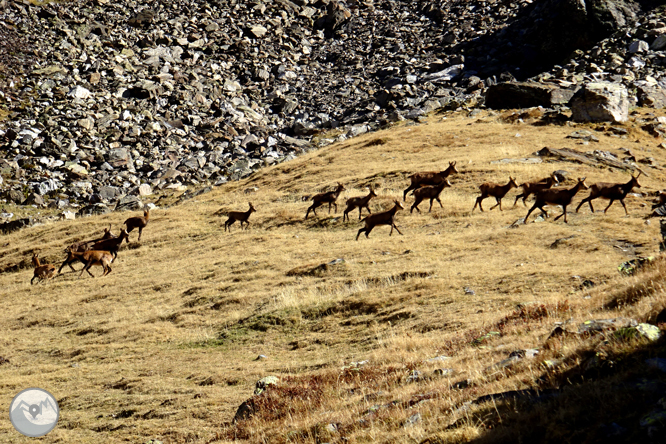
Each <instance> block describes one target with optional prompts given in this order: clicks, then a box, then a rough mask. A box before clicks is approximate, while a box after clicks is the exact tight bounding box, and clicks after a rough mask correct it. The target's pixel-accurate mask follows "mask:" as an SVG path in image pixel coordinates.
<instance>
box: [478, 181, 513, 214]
mask: <svg viewBox="0 0 666 444" xmlns="http://www.w3.org/2000/svg"><path fill="white" fill-rule="evenodd" d="M517 187H518V184H517V183H516V179H514V178H513V177H511V176H509V182H508V183H507V184H506V185H500V184H497V183H490V182H486V183H482V184H481V185H479V190H480V191H481V195H480V196H479V197H477V198H476V203H475V204H474V208H472V211H474V210H475V209H476V206H477V205H478V206H479V208H480V209H481V211H483V207H482V206H481V202H483V199H485V198H486V197H489V196H493V197H494V198H495V200H496V201H497V203H496V204H495V205H493V206H492V207H490V209H491V210H492V209H493V208H495V207H496V206H498V205H499V209H500V211H502V198H503V197H504V196H505V195H506V193H508V192H509V190H511V188H517Z"/></svg>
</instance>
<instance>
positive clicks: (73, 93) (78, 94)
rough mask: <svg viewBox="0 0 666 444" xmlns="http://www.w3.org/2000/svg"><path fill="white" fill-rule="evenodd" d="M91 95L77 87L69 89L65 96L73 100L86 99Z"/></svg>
mask: <svg viewBox="0 0 666 444" xmlns="http://www.w3.org/2000/svg"><path fill="white" fill-rule="evenodd" d="M91 95H92V93H91V92H90V91H89V90H87V89H85V88H84V87H83V86H80V85H77V86H75V87H74V88H72V89H70V90H69V92H68V93H67V96H69V97H71V98H73V99H87V98H89V97H90V96H91Z"/></svg>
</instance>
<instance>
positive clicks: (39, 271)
mask: <svg viewBox="0 0 666 444" xmlns="http://www.w3.org/2000/svg"><path fill="white" fill-rule="evenodd" d="M38 256H39V254H38V253H33V254H32V265H34V267H35V273H34V274H33V276H32V279H30V285H32V284H33V283H34V280H35V279H39V281H38V282H41V281H43V280H44V279H51V278H53V275H54V273H55V265H50V264H43V265H42V264H41V263H40V262H39V257H38Z"/></svg>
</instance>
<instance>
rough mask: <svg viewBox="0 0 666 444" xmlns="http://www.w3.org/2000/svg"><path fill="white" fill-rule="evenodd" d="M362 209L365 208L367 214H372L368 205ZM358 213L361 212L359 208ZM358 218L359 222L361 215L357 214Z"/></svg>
mask: <svg viewBox="0 0 666 444" xmlns="http://www.w3.org/2000/svg"><path fill="white" fill-rule="evenodd" d="M364 208H365V209H366V210H368V214H372V211H370V206H369V205H366V206H365V207H364ZM360 211H361V210H360V208H359V212H360ZM358 217H359V220H360V219H361V215H360V214H359V215H358Z"/></svg>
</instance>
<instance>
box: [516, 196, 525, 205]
mask: <svg viewBox="0 0 666 444" xmlns="http://www.w3.org/2000/svg"><path fill="white" fill-rule="evenodd" d="M521 197H522V198H523V205H525V195H524V194H519V195H517V196H516V200H515V201H513V206H514V207H515V206H516V204H517V203H518V199H520V198H521Z"/></svg>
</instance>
